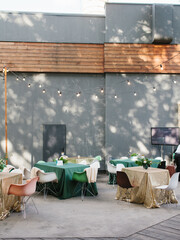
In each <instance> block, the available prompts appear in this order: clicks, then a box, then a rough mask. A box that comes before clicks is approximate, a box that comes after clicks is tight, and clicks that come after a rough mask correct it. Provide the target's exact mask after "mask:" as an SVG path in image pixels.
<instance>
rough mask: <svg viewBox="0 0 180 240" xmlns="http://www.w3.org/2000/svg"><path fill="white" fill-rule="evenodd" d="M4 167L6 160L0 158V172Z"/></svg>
mask: <svg viewBox="0 0 180 240" xmlns="http://www.w3.org/2000/svg"><path fill="white" fill-rule="evenodd" d="M5 166H6V160H5V159H3V158H0V170H3V169H4V167H5Z"/></svg>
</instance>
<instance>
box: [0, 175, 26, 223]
mask: <svg viewBox="0 0 180 240" xmlns="http://www.w3.org/2000/svg"><path fill="white" fill-rule="evenodd" d="M11 183H15V184H21V183H22V174H19V173H3V172H0V220H3V219H5V218H6V217H7V216H8V215H9V214H10V210H11V209H14V210H16V211H20V208H21V204H20V202H21V198H20V197H17V196H14V195H8V194H7V193H8V189H9V186H10V184H11Z"/></svg>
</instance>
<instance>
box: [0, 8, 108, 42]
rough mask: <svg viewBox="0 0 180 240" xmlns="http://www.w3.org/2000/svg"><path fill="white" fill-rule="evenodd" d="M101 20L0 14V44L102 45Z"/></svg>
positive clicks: (35, 14)
mask: <svg viewBox="0 0 180 240" xmlns="http://www.w3.org/2000/svg"><path fill="white" fill-rule="evenodd" d="M104 28H105V27H104V17H103V16H80V15H77V16H75V15H66V16H65V15H49V14H41V13H34V14H31V13H2V12H1V13H0V32H1V34H0V41H25V42H66V43H103V42H104Z"/></svg>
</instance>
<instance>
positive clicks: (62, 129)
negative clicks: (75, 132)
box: [43, 124, 66, 161]
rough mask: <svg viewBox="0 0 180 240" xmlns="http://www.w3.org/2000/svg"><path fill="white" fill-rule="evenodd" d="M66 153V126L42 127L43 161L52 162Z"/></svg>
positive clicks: (48, 125) (49, 125) (52, 125)
mask: <svg viewBox="0 0 180 240" xmlns="http://www.w3.org/2000/svg"><path fill="white" fill-rule="evenodd" d="M62 152H64V153H66V125H63V124H44V125H43V160H44V161H52V160H53V159H54V158H57V157H59V156H60V155H61V153H62Z"/></svg>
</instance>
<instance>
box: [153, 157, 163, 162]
mask: <svg viewBox="0 0 180 240" xmlns="http://www.w3.org/2000/svg"><path fill="white" fill-rule="evenodd" d="M155 159H156V160H161V162H162V161H163V158H162V157H156V158H155Z"/></svg>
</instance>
